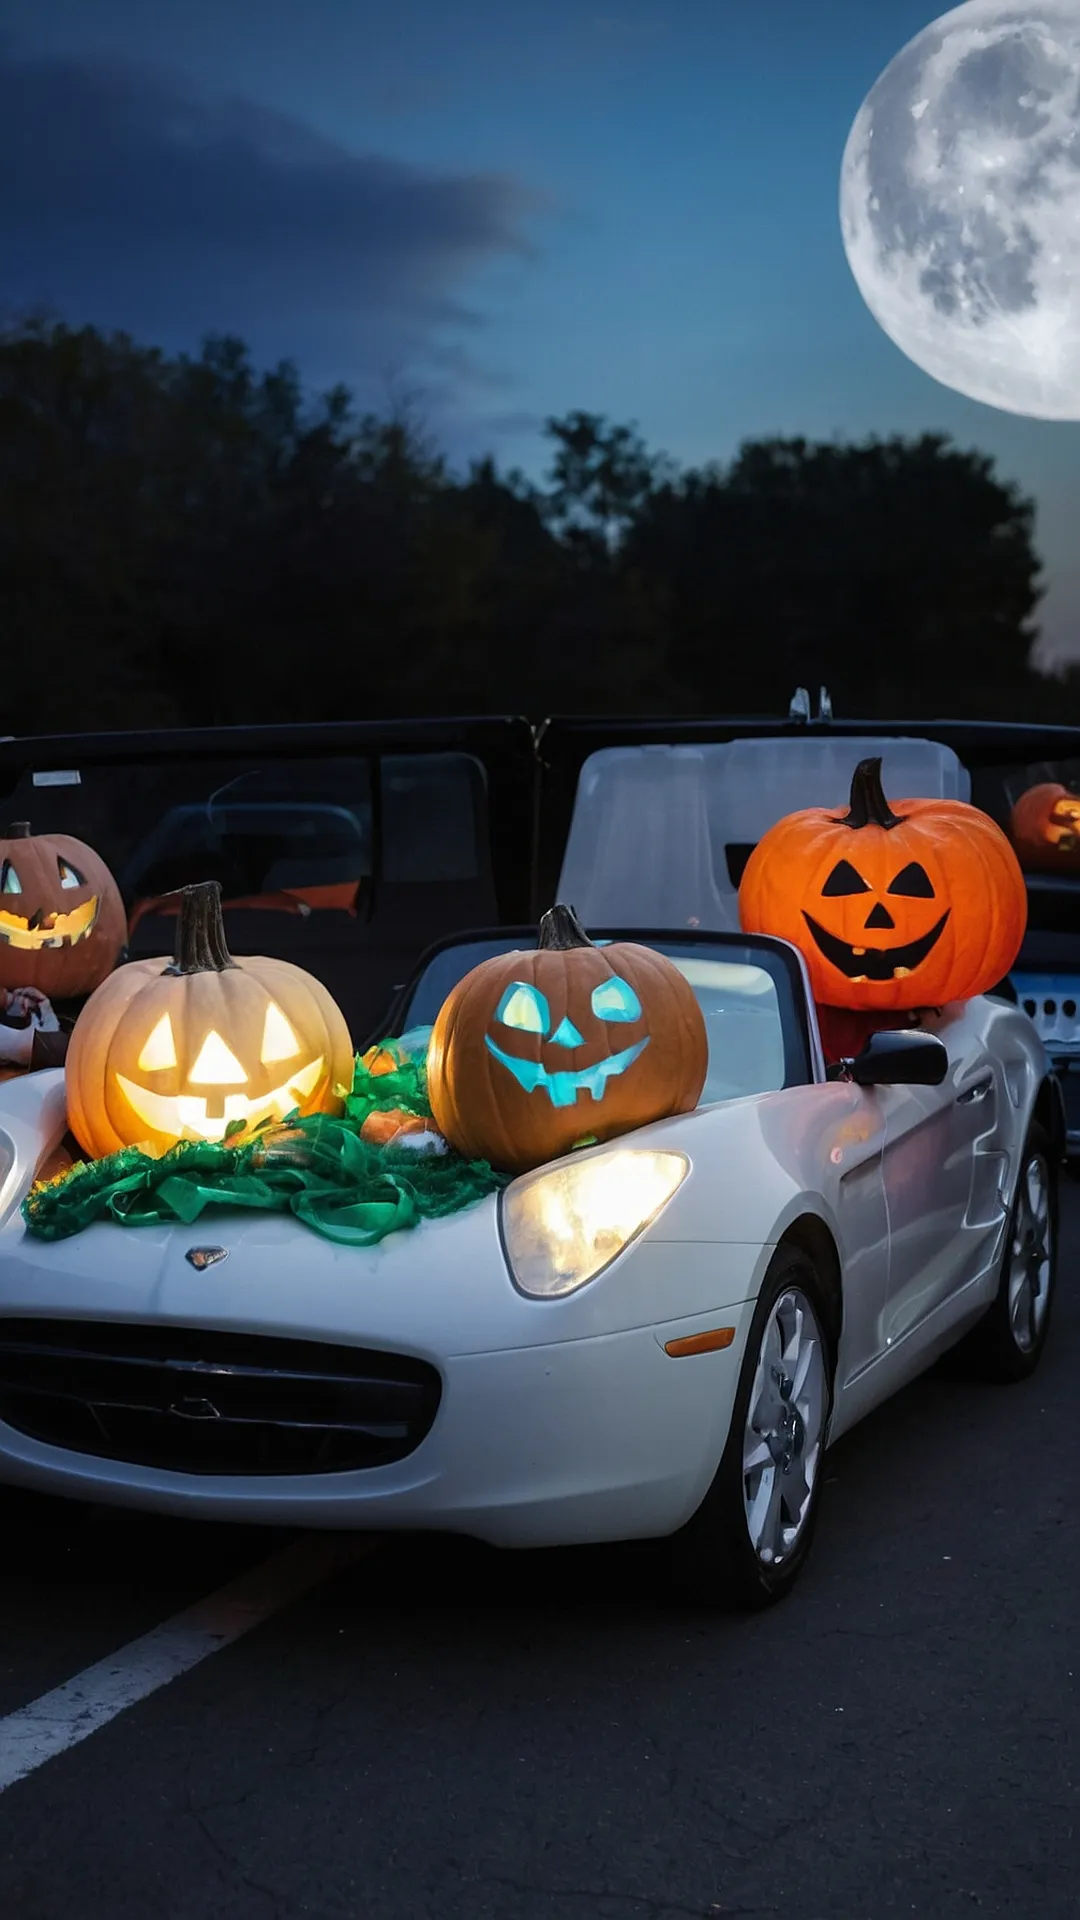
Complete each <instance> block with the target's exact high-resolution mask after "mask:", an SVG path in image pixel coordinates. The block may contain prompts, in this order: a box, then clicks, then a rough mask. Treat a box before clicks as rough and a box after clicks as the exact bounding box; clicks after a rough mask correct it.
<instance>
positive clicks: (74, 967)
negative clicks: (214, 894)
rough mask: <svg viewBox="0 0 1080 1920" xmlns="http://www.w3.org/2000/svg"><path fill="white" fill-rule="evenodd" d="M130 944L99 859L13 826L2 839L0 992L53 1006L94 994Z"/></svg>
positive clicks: (59, 836) (63, 839) (62, 836)
mask: <svg viewBox="0 0 1080 1920" xmlns="http://www.w3.org/2000/svg"><path fill="white" fill-rule="evenodd" d="M126 938H127V921H126V919H125V916H124V903H123V901H122V900H121V898H120V889H119V887H118V886H117V884H116V881H115V880H114V879H113V877H112V874H111V873H110V872H109V869H108V867H107V866H106V865H105V862H104V860H102V859H101V857H100V855H98V854H96V853H95V852H94V850H93V848H92V847H88V846H86V845H85V844H84V843H83V841H81V840H73V839H72V838H71V836H70V835H69V834H66V833H31V831H30V824H29V822H28V821H26V820H16V821H15V822H14V823H13V825H12V826H10V827H8V829H7V831H6V833H5V834H4V836H3V838H2V839H0V987H37V988H38V989H39V990H40V992H42V993H43V994H45V995H46V997H47V998H48V999H50V1000H74V999H79V998H81V997H82V995H83V994H87V993H92V992H93V990H94V988H95V987H96V986H97V985H98V984H99V982H100V981H102V980H104V979H105V976H106V975H107V974H109V973H111V972H112V970H113V968H114V967H115V965H116V963H117V961H118V959H119V958H120V954H121V952H122V950H123V946H124V942H125V940H126Z"/></svg>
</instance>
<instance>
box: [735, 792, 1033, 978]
mask: <svg viewBox="0 0 1080 1920" xmlns="http://www.w3.org/2000/svg"><path fill="white" fill-rule="evenodd" d="M739 918H740V920H741V922H742V926H743V929H744V931H745V932H747V933H771V934H774V935H776V936H777V937H778V938H780V939H783V940H790V941H791V943H792V945H793V946H797V947H798V948H800V950H801V952H802V953H803V955H804V957H805V959H806V963H807V966H808V968H809V971H810V979H811V982H812V985H813V989H814V997H815V999H816V1000H817V1001H818V1002H819V1003H820V1004H821V1005H823V1006H832V1007H852V1008H857V1009H858V1008H866V1009H871V1010H872V1009H885V1010H890V1009H901V1008H911V1007H935V1006H944V1005H945V1004H946V1003H947V1002H948V1001H950V1000H967V999H970V998H971V997H972V995H974V994H977V993H985V992H986V991H987V989H988V988H989V987H993V986H995V985H996V984H997V982H998V981H999V980H1001V979H1002V978H1003V977H1004V975H1005V974H1006V973H1008V971H1009V968H1010V967H1011V966H1012V964H1013V961H1014V960H1015V959H1016V955H1017V953H1018V952H1019V949H1020V942H1021V940H1022V939H1023V937H1024V929H1025V927H1026V925H1027V889H1026V888H1025V885H1024V876H1023V874H1022V873H1021V871H1020V866H1019V863H1018V861H1017V858H1016V855H1015V854H1014V852H1013V850H1012V848H1011V846H1010V845H1009V842H1008V840H1007V839H1006V837H1005V835H1004V834H1003V833H1002V831H1001V829H1000V827H998V826H996V825H995V824H994V822H993V821H992V820H991V819H990V818H989V816H988V815H987V814H985V813H981V812H980V811H979V809H978V808H977V807H971V806H968V805H967V804H966V802H964V801H962V800H898V801H897V802H896V805H895V807H893V806H890V804H889V802H888V801H887V800H886V798H885V795H884V793H883V792H882V787H881V761H880V760H863V761H862V762H860V764H859V766H858V767H857V768H856V769H855V777H854V779H853V780H852V783H851V801H850V806H849V809H848V812H847V813H841V814H836V813H831V812H829V811H828V809H826V808H823V807H809V808H805V809H803V810H802V811H800V812H798V813H791V814H788V815H786V817H785V818H784V819H783V820H779V821H777V823H776V825H775V826H774V827H770V829H769V831H768V832H767V833H766V834H764V835H763V836H762V838H761V839H760V840H759V842H758V844H757V846H756V847H755V849H754V851H753V853H752V854H751V856H750V858H749V860H748V861H747V863H746V868H745V870H744V872H743V877H742V881H741V884H740V886H739Z"/></svg>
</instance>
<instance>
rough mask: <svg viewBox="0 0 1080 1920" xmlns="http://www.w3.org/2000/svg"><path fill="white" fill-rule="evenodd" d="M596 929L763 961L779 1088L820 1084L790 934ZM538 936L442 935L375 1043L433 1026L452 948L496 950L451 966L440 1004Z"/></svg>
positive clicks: (682, 949)
mask: <svg viewBox="0 0 1080 1920" xmlns="http://www.w3.org/2000/svg"><path fill="white" fill-rule="evenodd" d="M588 932H589V938H590V939H591V940H593V941H594V942H596V943H597V944H599V943H600V942H605V943H611V944H614V943H616V942H627V943H629V944H631V945H634V946H642V947H654V948H656V949H658V950H659V951H660V952H663V953H665V954H667V955H668V956H669V957H670V956H671V955H672V954H673V953H674V952H677V953H678V954H679V955H680V957H683V956H686V957H690V956H692V955H698V956H700V957H701V958H702V959H705V958H709V957H715V958H717V959H721V958H723V959H726V960H728V961H729V963H731V964H733V965H740V964H741V965H745V966H760V967H761V968H762V970H763V971H764V972H766V973H768V975H769V976H770V978H771V979H772V981H773V985H774V987H775V989H776V1004H777V1008H778V1012H779V1017H780V1030H781V1038H782V1043H783V1056H784V1078H783V1081H782V1083H781V1087H778V1088H776V1089H773V1091H776V1092H780V1091H782V1090H784V1089H786V1088H790V1087H803V1086H813V1085H815V1084H816V1082H817V1078H818V1075H817V1073H816V1071H815V1062H816V1058H817V1053H818V1050H819V1049H818V1046H817V1044H816V1023H815V1022H814V1021H813V1020H812V1018H811V1013H810V1007H809V1004H808V997H807V990H806V975H805V972H804V965H803V961H802V960H801V958H800V956H799V954H798V953H797V952H796V950H795V948H794V947H792V946H790V945H789V944H788V942H787V941H785V940H776V939H773V938H772V937H771V936H769V935H767V934H749V933H713V932H708V931H696V930H691V929H683V928H675V929H673V928H671V927H660V928H658V927H590V928H589V929H588ZM537 937H538V930H537V928H536V927H529V926H522V927H481V928H475V929H473V930H471V931H470V932H468V933H464V934H460V935H459V934H455V935H453V936H451V937H450V938H448V939H445V940H438V941H436V942H434V943H433V944H432V945H431V946H430V947H428V948H427V950H426V951H425V952H424V953H423V954H421V956H420V959H419V961H418V962H417V965H416V967H415V969H414V970H413V973H412V975H411V976H410V978H409V979H408V980H407V981H406V982H405V983H404V985H403V986H402V987H401V989H400V990H399V992H398V993H397V995H396V996H395V998H394V1001H393V1004H392V1006H391V1009H390V1014H389V1021H388V1023H387V1024H384V1025H383V1027H382V1028H381V1030H380V1031H379V1032H378V1033H374V1034H372V1035H371V1036H370V1037H369V1040H368V1043H367V1044H369V1045H374V1044H376V1042H377V1041H379V1040H383V1039H385V1038H387V1037H388V1036H400V1035H402V1034H404V1033H406V1032H408V1031H409V1030H410V1029H415V1028H421V1027H428V1026H430V1025H431V1024H432V1023H433V1021H434V1018H435V1014H436V1013H437V1012H438V1005H435V1006H434V1009H433V1010H432V1006H431V1004H430V1003H429V1004H428V1005H424V1004H423V1003H420V1006H419V1011H417V998H418V994H419V991H420V989H421V987H422V985H423V982H424V976H425V975H426V974H427V973H429V972H430V971H431V970H432V969H433V967H435V966H436V965H437V963H438V962H439V960H440V959H441V958H442V957H443V956H444V955H449V954H450V953H452V952H453V951H455V950H456V949H476V948H479V947H486V948H487V949H488V951H487V952H482V953H477V954H476V957H475V958H474V959H472V960H471V962H470V966H467V967H464V968H462V970H461V972H459V973H457V974H456V975H455V974H454V973H453V971H452V970H451V969H447V977H446V980H445V983H444V984H443V985H441V987H440V998H439V1004H441V1000H442V999H445V997H446V995H447V994H448V993H449V992H450V991H451V990H452V989H453V987H454V986H455V985H456V984H457V981H459V980H461V979H463V978H464V976H465V974H466V973H467V972H469V971H470V968H471V966H476V965H479V964H480V963H481V962H482V961H483V960H485V959H489V958H492V957H493V956H494V955H496V954H503V953H513V952H517V951H526V952H528V951H531V950H534V949H535V947H536V944H537ZM429 1014H430V1018H429ZM760 1091H763V1092H764V1091H767V1089H761V1090H760Z"/></svg>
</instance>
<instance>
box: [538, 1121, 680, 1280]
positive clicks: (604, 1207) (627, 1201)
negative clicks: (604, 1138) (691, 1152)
mask: <svg viewBox="0 0 1080 1920" xmlns="http://www.w3.org/2000/svg"><path fill="white" fill-rule="evenodd" d="M689 1171H690V1162H689V1160H688V1159H687V1158H686V1156H685V1154H682V1153H652V1152H648V1151H646V1150H643V1149H635V1148H626V1147H621V1148H615V1149H613V1151H611V1152H610V1153H598V1154H596V1155H594V1156H593V1157H592V1158H590V1159H588V1160H577V1159H569V1160H560V1161H559V1162H558V1163H557V1164H556V1165H555V1166H553V1167H544V1168H542V1169H541V1171H540V1172H539V1173H528V1174H525V1175H524V1176H523V1178H521V1179H520V1180H515V1181H514V1182H513V1184H512V1185H511V1186H509V1187H507V1188H506V1189H505V1191H504V1193H503V1196H502V1205H501V1221H502V1234H503V1245H504V1247H505V1250H506V1257H507V1261H508V1263H509V1266H510V1272H511V1275H512V1276H513V1279H514V1282H515V1284H516V1285H517V1287H518V1288H519V1289H520V1291H521V1292H522V1293H524V1294H528V1296H529V1298H530V1299H532V1300H557V1299H560V1298H561V1297H562V1296H563V1295H564V1294H567V1293H575V1292H576V1291H577V1289H578V1288H579V1287H583V1286H585V1285H586V1284H587V1282H588V1281H590V1280H595V1279H596V1277H597V1275H598V1274H600V1273H602V1272H603V1270H604V1268H605V1267H608V1266H610V1265H611V1262H612V1261H613V1260H614V1259H615V1258H616V1257H617V1256H618V1255H619V1254H620V1253H621V1252H622V1250H623V1248H624V1247H626V1246H628V1245H629V1243H630V1241H631V1240H633V1239H635V1238H636V1237H637V1235H638V1234H639V1233H641V1232H642V1231H643V1230H644V1228H645V1227H647V1226H649V1225H650V1224H651V1222H652V1221H653V1220H655V1219H656V1216H657V1214H658V1213H660V1212H661V1210H662V1209H663V1208H664V1207H665V1206H666V1205H667V1203H668V1201H669V1200H670V1199H671V1197H672V1195H673V1194H674V1193H675V1192H676V1191H677V1190H678V1188H679V1187H680V1186H681V1185H682V1183H683V1181H684V1180H685V1178H686V1176H687V1174H688V1173H689Z"/></svg>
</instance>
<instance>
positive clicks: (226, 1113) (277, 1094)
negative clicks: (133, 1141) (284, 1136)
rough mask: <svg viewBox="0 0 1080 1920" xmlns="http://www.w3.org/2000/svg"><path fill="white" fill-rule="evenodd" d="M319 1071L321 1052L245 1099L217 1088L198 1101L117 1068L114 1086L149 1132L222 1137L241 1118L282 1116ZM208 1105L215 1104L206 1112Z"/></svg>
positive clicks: (310, 1088)
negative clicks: (144, 1082)
mask: <svg viewBox="0 0 1080 1920" xmlns="http://www.w3.org/2000/svg"><path fill="white" fill-rule="evenodd" d="M322 1071H323V1056H322V1054H320V1055H319V1058H318V1059H317V1060H312V1061H311V1063H310V1065H309V1066H306V1067H300V1068H298V1069H297V1071H296V1072H295V1073H294V1074H292V1075H291V1077H290V1078H289V1079H288V1080H286V1081H285V1082H283V1084H282V1085H281V1086H280V1087H273V1088H272V1089H271V1091H270V1092H269V1093H263V1094H259V1095H257V1096H256V1098H255V1099H253V1100H249V1099H248V1098H247V1095H246V1094H243V1093H222V1094H219V1096H218V1097H217V1099H216V1100H200V1099H199V1098H198V1096H197V1095H195V1094H190V1093H173V1094H167V1093H153V1092H152V1091H151V1089H150V1088H149V1087H140V1086H138V1085H137V1084H136V1082H135V1081H134V1080H128V1079H127V1078H126V1076H125V1075H124V1074H122V1073H118V1074H117V1076H116V1083H117V1086H118V1087H119V1088H120V1091H121V1093H122V1094H123V1096H124V1098H125V1100H126V1101H127V1103H128V1105H129V1107H131V1109H132V1111H133V1112H134V1113H135V1114H137V1115H138V1118H139V1119H140V1120H141V1121H142V1123H143V1125H144V1126H145V1127H149V1129H150V1131H151V1133H161V1134H166V1135H167V1136H168V1137H169V1138H170V1139H176V1140H223V1139H224V1138H225V1129H226V1127H231V1126H233V1125H234V1123H235V1122H236V1121H237V1120H242V1121H243V1123H244V1125H245V1127H257V1126H259V1125H260V1123H261V1122H262V1121H264V1120H285V1119H287V1118H288V1116H289V1114H290V1113H292V1112H293V1110H294V1108H296V1107H298V1106H300V1104H301V1103H302V1101H304V1100H306V1099H308V1097H309V1096H310V1095H311V1094H312V1093H314V1091H315V1088H316V1087H317V1086H318V1084H319V1077H320V1075H321V1073H322ZM211 1106H214V1107H215V1108H217V1109H218V1111H217V1112H214V1113H212V1112H211V1111H210V1109H211Z"/></svg>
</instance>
